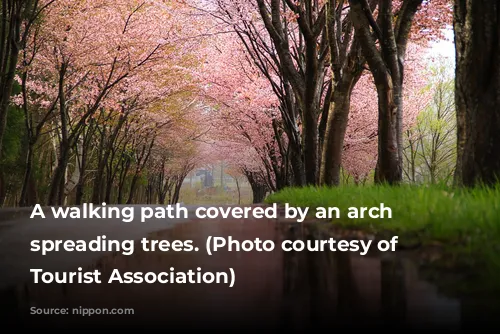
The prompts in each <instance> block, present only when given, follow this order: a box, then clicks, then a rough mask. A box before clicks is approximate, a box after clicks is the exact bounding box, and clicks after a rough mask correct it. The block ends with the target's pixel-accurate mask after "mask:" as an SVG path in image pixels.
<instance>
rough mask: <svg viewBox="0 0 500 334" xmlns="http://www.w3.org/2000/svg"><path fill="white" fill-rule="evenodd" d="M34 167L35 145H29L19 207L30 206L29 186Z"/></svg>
mask: <svg viewBox="0 0 500 334" xmlns="http://www.w3.org/2000/svg"><path fill="white" fill-rule="evenodd" d="M32 167H33V145H32V144H31V143H29V144H28V152H27V153H26V170H25V172H24V180H23V187H22V190H21V198H20V199H19V206H21V207H23V206H27V205H28V186H29V183H30V179H31V169H32Z"/></svg>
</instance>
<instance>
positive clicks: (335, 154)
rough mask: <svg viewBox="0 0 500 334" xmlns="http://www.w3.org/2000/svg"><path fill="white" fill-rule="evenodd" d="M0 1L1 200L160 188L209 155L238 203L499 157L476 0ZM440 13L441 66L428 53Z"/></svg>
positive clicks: (485, 28) (493, 9)
mask: <svg viewBox="0 0 500 334" xmlns="http://www.w3.org/2000/svg"><path fill="white" fill-rule="evenodd" d="M0 10H1V12H2V18H3V19H2V21H1V27H0V28H1V29H0V50H1V51H0V71H1V76H0V164H1V165H0V204H1V205H11V206H15V205H19V206H30V205H34V204H36V203H44V204H47V205H63V204H70V203H74V204H80V203H82V202H93V203H100V202H107V203H129V204H130V203H176V202H178V201H179V196H180V190H181V187H182V183H183V181H184V178H185V177H186V175H188V173H189V172H190V171H192V170H193V169H195V168H196V167H199V166H202V165H203V164H205V163H208V162H210V161H212V160H214V159H224V160H226V161H229V163H230V164H231V165H232V168H233V170H237V171H239V173H241V175H244V176H245V177H246V178H247V179H248V181H249V182H250V184H251V186H252V189H253V192H254V201H255V202H259V201H261V200H262V199H263V197H264V196H265V194H266V193H268V192H273V191H278V190H280V189H283V188H285V187H291V186H298V187H301V186H307V185H326V186H338V185H341V184H344V183H348V182H353V183H356V184H363V183H365V182H371V180H373V181H374V182H376V183H389V184H394V185H396V184H400V183H402V182H431V183H436V182H442V181H444V182H451V181H452V180H453V179H454V181H455V184H457V185H467V186H473V185H476V184H479V183H486V184H493V183H495V182H496V181H497V179H498V175H499V173H500V172H499V171H500V158H499V155H498V154H496V152H498V151H500V150H499V146H500V137H499V136H500V135H499V133H500V131H499V129H500V124H499V122H500V118H499V111H498V110H499V109H498V107H497V106H498V104H499V102H500V101H499V99H498V84H499V81H498V80H499V78H500V75H499V73H497V72H498V63H499V62H497V61H495V59H496V57H497V54H498V52H496V51H497V46H498V43H499V41H498V34H497V33H496V30H498V29H497V27H498V22H497V20H498V14H497V13H498V4H496V2H495V1H493V0H490V1H483V2H477V1H475V2H473V1H466V0H457V1H451V0H431V1H423V0H388V1H385V0H384V1H382V0H349V1H338V0H299V1H291V0H290V1H289V0H269V1H264V0H252V1H247V0H210V1H196V0H191V1H174V0H172V1H142V0H119V1H109V0H97V1H96V0H83V1H77V2H75V1H70V0H28V1H21V0H6V1H2V4H1V7H0ZM450 27H453V29H454V31H455V44H456V65H457V66H456V76H455V77H454V75H453V74H455V73H451V74H450V73H449V70H448V68H449V67H446V64H439V65H438V66H430V65H429V57H428V52H429V45H430V43H431V42H433V41H437V40H440V39H441V38H443V30H444V29H450ZM478 101H479V102H478ZM457 139H458V140H457Z"/></svg>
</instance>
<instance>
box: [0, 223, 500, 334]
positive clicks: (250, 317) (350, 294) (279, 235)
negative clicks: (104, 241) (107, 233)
mask: <svg viewBox="0 0 500 334" xmlns="http://www.w3.org/2000/svg"><path fill="white" fill-rule="evenodd" d="M208 236H215V237H217V236H220V237H229V236H232V237H233V238H234V239H237V240H246V239H255V238H260V239H264V240H273V241H274V242H275V243H276V245H277V246H278V247H277V248H278V249H279V245H280V244H281V241H282V240H284V239H302V240H303V239H307V238H308V237H309V236H308V231H307V230H306V228H305V227H304V225H297V224H288V223H277V222H276V221H274V220H272V221H271V220H269V221H265V220H258V221H257V220H255V221H252V220H244V221H243V220H242V221H203V222H187V223H183V224H177V225H175V226H174V227H173V228H172V229H170V230H165V231H162V232H157V233H155V234H154V235H152V238H153V239H158V240H170V241H172V240H193V241H194V245H196V246H199V247H200V248H201V249H202V250H203V251H200V252H194V253H182V252H165V253H161V252H142V251H137V252H136V253H134V254H133V255H131V256H125V255H121V254H110V255H107V256H105V257H103V258H101V259H100V260H99V261H97V262H96V263H94V264H93V265H92V266H91V267H89V268H87V269H90V270H92V269H99V270H100V271H102V272H103V282H105V283H103V284H64V285H56V284H50V285H45V284H43V285H42V284H33V283H26V284H21V285H18V286H15V287H12V288H10V289H7V290H5V291H4V292H1V293H0V306H1V317H2V318H4V319H3V320H2V323H3V324H4V325H5V324H7V325H14V326H16V327H17V328H22V327H23V326H33V327H37V328H38V329H39V328H41V327H43V326H44V325H48V326H50V327H54V326H56V327H57V326H60V327H66V328H70V326H71V327H72V328H83V327H84V326H90V327H92V328H95V329H98V328H100V327H112V328H116V327H122V326H136V325H140V326H141V327H149V326H154V325H161V326H164V328H165V329H174V328H182V329H190V328H194V329H204V330H207V329H211V328H212V327H213V328H216V329H218V330H221V329H232V330H235V331H242V330H250V329H252V330H287V331H289V332H294V331H302V330H310V329H313V328H316V329H331V330H338V329H339V328H343V327H345V326H349V327H350V328H354V327H363V328H367V327H368V328H375V327H378V326H384V327H385V326H388V325H392V326H397V327H398V328H407V329H415V328H421V329H422V330H424V329H427V328H432V329H440V330H443V331H459V330H461V329H464V327H467V326H469V325H470V326H474V325H477V324H478V320H480V319H482V321H481V322H479V323H480V324H482V325H484V324H493V323H494V321H495V322H496V320H494V319H495V318H496V317H497V316H496V315H494V314H498V310H499V309H498V308H496V309H495V308H494V306H493V305H495V303H496V305H497V306H498V305H500V303H498V300H499V299H498V298H497V299H495V297H494V296H492V299H493V300H475V299H471V298H470V297H469V298H465V297H464V298H456V299H452V298H447V297H445V296H442V295H440V294H439V292H438V291H437V289H436V287H435V286H434V285H432V284H430V283H428V282H426V281H423V280H421V279H420V278H419V274H418V271H417V268H416V266H415V265H414V264H413V263H412V262H411V261H410V260H407V259H405V258H399V257H396V256H392V257H391V256H387V254H385V255H384V256H382V257H381V256H378V255H368V256H360V255H357V254H354V253H342V252H300V253H298V252H282V251H278V250H275V251H273V252H270V253H267V252H256V251H252V252H227V251H219V252H217V253H214V255H212V256H209V255H208V254H206V252H205V251H204V243H205V240H206V238H207V237H208ZM171 267H174V268H175V270H176V271H187V270H189V269H193V270H196V268H197V267H201V268H202V269H203V271H210V272H218V271H225V272H228V269H229V268H233V269H234V272H235V275H236V279H235V284H234V287H232V288H230V287H229V286H228V285H225V284H220V285H217V284H210V285H207V284H168V283H167V284H158V283H157V284H117V283H110V284H108V283H106V281H107V279H106V278H107V277H108V276H109V274H110V273H111V272H112V270H113V269H119V270H120V272H125V271H127V272H162V271H170V268H171ZM31 307H40V308H68V309H70V312H71V310H72V309H73V308H80V307H83V308H108V309H112V308H127V309H130V308H131V309H134V315H112V316H104V315H93V316H90V317H89V316H87V317H83V316H79V315H76V316H75V315H65V316H62V315H58V316H40V315H30V314H29V313H30V308H31ZM492 319H493V320H492ZM96 326H99V327H96Z"/></svg>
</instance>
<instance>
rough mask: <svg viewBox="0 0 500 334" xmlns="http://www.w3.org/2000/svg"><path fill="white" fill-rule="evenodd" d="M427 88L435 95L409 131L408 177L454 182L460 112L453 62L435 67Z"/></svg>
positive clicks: (418, 180)
mask: <svg viewBox="0 0 500 334" xmlns="http://www.w3.org/2000/svg"><path fill="white" fill-rule="evenodd" d="M431 74H432V77H431V78H430V80H429V85H428V87H426V88H425V89H426V90H427V91H429V92H430V93H431V94H432V95H433V98H432V100H431V101H430V103H429V105H428V106H427V107H426V108H425V109H423V110H422V111H421V112H420V113H419V115H418V116H417V120H416V123H415V124H414V125H413V126H412V127H411V128H409V129H408V130H406V131H405V136H404V150H403V156H404V164H403V165H404V168H403V172H404V180H405V181H409V182H412V183H431V184H435V183H439V182H444V183H450V181H452V179H453V174H454V171H455V164H456V146H457V145H456V141H457V140H456V139H457V137H456V136H457V135H456V133H457V131H456V130H457V128H456V113H455V90H454V79H453V73H451V67H450V66H449V64H439V65H438V66H436V67H433V68H432V71H431Z"/></svg>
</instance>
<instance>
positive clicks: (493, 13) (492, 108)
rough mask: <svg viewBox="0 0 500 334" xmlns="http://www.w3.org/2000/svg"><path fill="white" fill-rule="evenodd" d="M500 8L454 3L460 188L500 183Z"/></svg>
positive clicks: (488, 2)
mask: <svg viewBox="0 0 500 334" xmlns="http://www.w3.org/2000/svg"><path fill="white" fill-rule="evenodd" d="M499 13H500V4H499V3H498V1H495V0H485V1H471V0H456V1H455V15H454V28H455V44H456V86H455V88H456V108H457V125H458V159H457V167H456V177H455V181H456V183H457V184H459V185H465V186H474V185H477V184H487V185H490V184H494V183H496V182H498V181H499V179H500V154H499V152H500V93H499V92H500V52H499V48H500V33H499V27H500V14H499Z"/></svg>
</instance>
